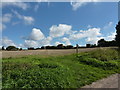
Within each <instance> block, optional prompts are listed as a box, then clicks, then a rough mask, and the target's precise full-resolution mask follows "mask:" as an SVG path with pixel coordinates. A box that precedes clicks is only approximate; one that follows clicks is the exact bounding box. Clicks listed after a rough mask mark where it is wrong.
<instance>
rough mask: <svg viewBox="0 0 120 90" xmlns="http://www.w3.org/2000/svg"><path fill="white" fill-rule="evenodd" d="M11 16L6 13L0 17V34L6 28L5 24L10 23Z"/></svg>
mask: <svg viewBox="0 0 120 90" xmlns="http://www.w3.org/2000/svg"><path fill="white" fill-rule="evenodd" d="M11 18H12V14H10V13H6V14H3V15H2V17H0V32H1V31H3V30H4V29H5V28H6V25H5V24H6V23H9V22H10V21H11Z"/></svg>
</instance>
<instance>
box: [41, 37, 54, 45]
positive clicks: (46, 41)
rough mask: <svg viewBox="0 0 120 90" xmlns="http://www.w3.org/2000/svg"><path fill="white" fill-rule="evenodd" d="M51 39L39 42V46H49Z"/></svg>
mask: <svg viewBox="0 0 120 90" xmlns="http://www.w3.org/2000/svg"><path fill="white" fill-rule="evenodd" d="M51 41H52V37H47V38H45V39H44V40H42V41H40V45H41V46H48V45H51Z"/></svg>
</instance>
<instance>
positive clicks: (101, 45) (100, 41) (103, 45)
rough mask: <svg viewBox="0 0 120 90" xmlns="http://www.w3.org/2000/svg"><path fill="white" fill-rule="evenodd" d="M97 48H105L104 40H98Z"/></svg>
mask: <svg viewBox="0 0 120 90" xmlns="http://www.w3.org/2000/svg"><path fill="white" fill-rule="evenodd" d="M98 46H99V47H105V46H106V41H105V40H104V39H100V40H99V41H98Z"/></svg>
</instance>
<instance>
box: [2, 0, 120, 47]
mask: <svg viewBox="0 0 120 90" xmlns="http://www.w3.org/2000/svg"><path fill="white" fill-rule="evenodd" d="M0 8H1V7H0ZM0 20H2V23H0V27H2V28H0V32H2V39H1V42H2V46H5V47H7V46H10V45H13V46H16V47H22V48H27V47H41V46H47V45H58V44H60V43H62V44H64V45H73V46H75V45H76V44H79V45H80V46H84V45H85V44H97V41H98V40H100V39H102V38H104V39H105V40H108V41H110V40H114V38H115V35H116V30H115V26H116V24H117V23H118V3H117V2H88V3H87V2H86V3H85V2H84V3H80V2H76V3H75V2H26V3H25V2H17V3H16V2H11V3H10V2H9V3H8V2H3V3H2V17H1V18H0Z"/></svg>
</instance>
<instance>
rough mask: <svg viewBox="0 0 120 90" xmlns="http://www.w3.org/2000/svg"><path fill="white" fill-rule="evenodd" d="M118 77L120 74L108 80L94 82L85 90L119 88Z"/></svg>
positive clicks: (119, 77)
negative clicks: (88, 89)
mask: <svg viewBox="0 0 120 90" xmlns="http://www.w3.org/2000/svg"><path fill="white" fill-rule="evenodd" d="M118 75H119V74H113V75H111V76H109V77H107V78H104V79H102V80H98V81H97V82H93V83H92V84H90V85H86V86H84V87H83V88H118V86H119V85H118V84H119V83H118V82H119V81H118V80H119V79H120V75H119V76H118Z"/></svg>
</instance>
